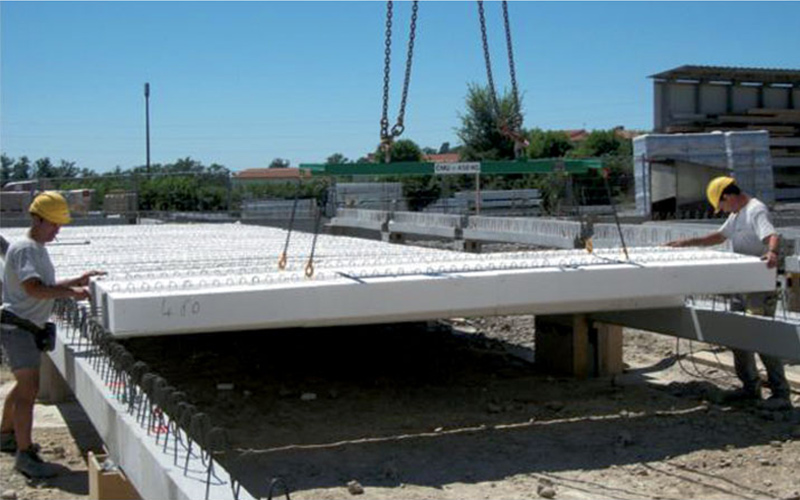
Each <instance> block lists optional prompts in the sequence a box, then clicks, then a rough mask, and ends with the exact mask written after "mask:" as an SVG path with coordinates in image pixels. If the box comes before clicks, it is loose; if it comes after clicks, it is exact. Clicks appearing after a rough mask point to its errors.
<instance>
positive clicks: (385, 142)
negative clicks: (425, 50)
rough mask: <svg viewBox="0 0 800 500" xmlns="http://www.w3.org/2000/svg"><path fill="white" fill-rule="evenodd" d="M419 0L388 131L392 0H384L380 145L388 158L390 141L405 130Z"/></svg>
mask: <svg viewBox="0 0 800 500" xmlns="http://www.w3.org/2000/svg"><path fill="white" fill-rule="evenodd" d="M418 10H419V1H418V0H414V2H413V4H412V7H411V27H410V29H409V35H408V54H407V56H406V71H405V77H404V80H403V93H402V96H401V98H400V108H399V111H398V113H397V122H396V123H395V124H394V126H392V130H391V133H390V132H389V80H390V78H389V76H390V73H391V60H392V15H393V10H392V0H388V1H387V2H386V41H385V42H384V45H385V48H384V61H383V62H384V66H383V115H382V116H381V146H382V148H383V149H384V152H385V154H386V159H387V162H388V160H389V149H390V148H391V143H392V141H393V140H394V139H395V138H396V137H398V136H400V135H401V134H402V133H403V131H404V130H405V124H404V121H405V114H406V102H407V100H408V88H409V84H410V82H411V64H412V61H413V58H414V41H415V40H416V31H417V12H418Z"/></svg>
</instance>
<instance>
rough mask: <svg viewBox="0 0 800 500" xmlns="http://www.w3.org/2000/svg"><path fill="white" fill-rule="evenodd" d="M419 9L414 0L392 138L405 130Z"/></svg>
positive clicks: (416, 1)
mask: <svg viewBox="0 0 800 500" xmlns="http://www.w3.org/2000/svg"><path fill="white" fill-rule="evenodd" d="M418 9H419V1H418V0H414V3H413V4H412V6H411V28H410V30H409V34H408V54H407V56H406V73H405V79H404V80H403V96H402V98H401V100H400V112H399V113H398V114H397V123H396V124H395V125H394V127H392V137H397V136H399V135H400V134H402V133H403V130H405V125H403V121H404V120H405V115H406V101H407V100H408V85H409V83H410V82H411V62H412V60H413V58H414V40H415V39H416V32H417V10H418Z"/></svg>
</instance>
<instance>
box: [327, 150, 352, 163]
mask: <svg viewBox="0 0 800 500" xmlns="http://www.w3.org/2000/svg"><path fill="white" fill-rule="evenodd" d="M325 163H326V164H327V165H342V164H345V163H350V160H348V159H347V157H346V156H345V155H343V154H342V153H333V154H332V155H330V156H329V157H328V159H327V160H325Z"/></svg>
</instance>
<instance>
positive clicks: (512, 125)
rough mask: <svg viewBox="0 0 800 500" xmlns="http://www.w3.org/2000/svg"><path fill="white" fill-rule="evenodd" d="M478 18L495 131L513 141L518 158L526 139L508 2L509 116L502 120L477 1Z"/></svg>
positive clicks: (505, 18)
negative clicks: (494, 117)
mask: <svg viewBox="0 0 800 500" xmlns="http://www.w3.org/2000/svg"><path fill="white" fill-rule="evenodd" d="M478 18H479V20H480V24H481V40H482V41H483V58H484V60H485V62H486V77H487V80H488V82H489V93H490V94H491V99H492V106H493V107H494V112H495V116H496V119H497V129H498V130H499V131H500V133H501V134H503V135H504V136H506V137H508V138H509V139H511V140H512V141H514V155H515V156H516V157H517V158H518V157H520V156H521V154H522V153H523V151H524V149H525V148H526V147H527V145H528V144H527V143H528V141H527V139H526V138H525V137H524V135H523V134H522V131H521V129H522V113H521V112H520V101H519V91H518V90H517V71H516V66H515V64H514V49H513V44H512V42H511V24H510V23H509V21H508V2H507V1H506V0H503V24H504V26H505V32H506V47H507V49H508V68H509V72H510V73H511V99H512V109H511V115H510V116H508V117H506V118H503V117H502V113H501V111H500V103H499V102H498V100H497V91H496V90H495V86H494V77H493V76H492V60H491V57H490V55H489V41H488V39H487V36H486V16H485V14H484V11H483V0H478Z"/></svg>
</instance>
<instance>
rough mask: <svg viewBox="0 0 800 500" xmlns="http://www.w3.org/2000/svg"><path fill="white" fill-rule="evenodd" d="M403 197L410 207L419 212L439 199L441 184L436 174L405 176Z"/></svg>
mask: <svg viewBox="0 0 800 500" xmlns="http://www.w3.org/2000/svg"><path fill="white" fill-rule="evenodd" d="M401 182H402V184H403V197H404V198H405V199H406V202H407V203H408V209H409V210H411V211H412V212H418V211H420V210H422V209H423V208H425V207H427V206H428V205H430V204H431V203H433V202H434V201H436V200H438V199H439V196H440V195H441V191H442V189H441V186H440V184H439V181H438V179H437V178H436V176H434V175H420V176H410V177H404V178H403V179H402V180H401Z"/></svg>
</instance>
